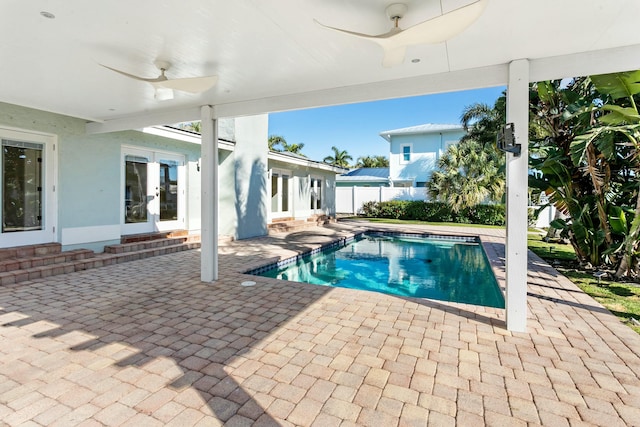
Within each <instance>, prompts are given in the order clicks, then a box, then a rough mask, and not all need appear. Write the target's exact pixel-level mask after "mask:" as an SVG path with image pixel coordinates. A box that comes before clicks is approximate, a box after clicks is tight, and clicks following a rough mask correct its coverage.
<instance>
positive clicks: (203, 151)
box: [200, 105, 218, 282]
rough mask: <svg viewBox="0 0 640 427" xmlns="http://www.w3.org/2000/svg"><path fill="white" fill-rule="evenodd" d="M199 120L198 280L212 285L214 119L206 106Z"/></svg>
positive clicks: (215, 162)
mask: <svg viewBox="0 0 640 427" xmlns="http://www.w3.org/2000/svg"><path fill="white" fill-rule="evenodd" d="M200 117H201V120H202V128H201V132H202V133H201V138H202V140H201V141H202V144H201V146H200V156H201V164H200V173H201V175H200V178H201V183H200V185H201V190H200V191H201V197H200V203H201V221H202V223H201V227H200V236H201V237H200V238H201V242H202V243H201V253H200V280H202V281H203V282H213V281H215V280H218V120H216V118H214V115H213V108H212V107H211V106H209V105H205V106H203V107H202V108H201V110H200Z"/></svg>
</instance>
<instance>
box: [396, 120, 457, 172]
mask: <svg viewBox="0 0 640 427" xmlns="http://www.w3.org/2000/svg"><path fill="white" fill-rule="evenodd" d="M464 134H465V133H464V131H462V130H456V131H443V132H437V133H423V134H409V135H393V136H391V143H390V144H389V145H390V146H389V174H390V176H391V178H392V179H393V180H408V181H411V182H413V184H414V185H415V183H416V182H426V181H428V180H429V178H430V177H431V173H432V172H433V170H434V169H435V168H436V167H437V163H438V160H439V159H440V157H441V156H442V154H443V153H444V151H445V150H446V147H447V144H448V143H454V142H457V141H459V140H460V138H462V137H463V136H464ZM404 145H410V146H411V160H410V161H409V162H408V163H405V162H404V161H403V156H402V147H403V146H404Z"/></svg>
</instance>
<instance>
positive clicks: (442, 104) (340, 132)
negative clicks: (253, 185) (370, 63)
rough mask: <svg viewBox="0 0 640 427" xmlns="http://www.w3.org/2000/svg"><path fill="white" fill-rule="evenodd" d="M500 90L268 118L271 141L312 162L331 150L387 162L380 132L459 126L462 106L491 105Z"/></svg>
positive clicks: (326, 154)
mask: <svg viewBox="0 0 640 427" xmlns="http://www.w3.org/2000/svg"><path fill="white" fill-rule="evenodd" d="M504 89H505V88H504V87H494V88H486V89H478V90H470V91H463V92H451V93H443V94H437V95H426V96H416V97H411V98H399V99H392V100H386V101H375V102H367V103H362V104H350V105H341V106H337V107H324V108H314V109H309V110H298V111H291V112H284V113H273V114H269V135H281V136H283V137H284V138H285V139H286V140H287V142H288V143H290V144H293V143H295V144H300V143H304V148H303V149H302V153H303V154H304V155H306V156H307V157H309V158H310V159H313V160H322V159H323V158H324V157H326V156H328V155H331V154H332V151H331V146H332V145H335V146H336V147H338V148H339V149H341V150H347V152H348V153H349V154H350V155H351V156H352V157H353V161H354V162H355V161H356V159H357V158H358V157H360V156H376V155H383V156H388V154H389V144H388V143H387V142H386V141H385V140H384V139H382V137H380V135H379V134H380V132H382V131H385V130H391V129H398V128H404V127H409V126H416V125H421V124H425V123H454V124H455V123H460V114H461V113H462V110H463V109H464V107H465V106H467V105H471V104H474V103H476V102H483V103H487V104H489V105H493V103H494V102H495V100H496V99H497V98H498V97H499V96H500V94H501V93H502V91H503V90H504Z"/></svg>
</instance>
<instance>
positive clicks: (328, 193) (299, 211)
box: [268, 160, 336, 219]
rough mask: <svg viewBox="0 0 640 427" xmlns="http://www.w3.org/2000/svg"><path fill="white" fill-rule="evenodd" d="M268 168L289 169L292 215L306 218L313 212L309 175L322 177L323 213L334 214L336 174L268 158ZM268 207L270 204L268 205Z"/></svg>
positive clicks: (297, 217)
mask: <svg viewBox="0 0 640 427" xmlns="http://www.w3.org/2000/svg"><path fill="white" fill-rule="evenodd" d="M269 169H280V170H287V171H290V172H291V174H292V178H293V182H292V189H291V199H292V200H291V202H292V216H293V217H294V218H296V219H306V218H308V217H309V216H311V215H313V214H314V213H313V212H311V198H310V197H311V196H310V188H309V177H314V178H322V180H323V183H324V186H323V190H324V197H323V199H324V202H323V213H324V214H326V215H331V216H333V215H335V214H336V198H335V182H336V174H335V173H334V172H329V171H325V170H322V169H319V168H314V167H310V166H302V165H295V164H291V163H287V162H284V161H278V160H269ZM268 208H270V206H268Z"/></svg>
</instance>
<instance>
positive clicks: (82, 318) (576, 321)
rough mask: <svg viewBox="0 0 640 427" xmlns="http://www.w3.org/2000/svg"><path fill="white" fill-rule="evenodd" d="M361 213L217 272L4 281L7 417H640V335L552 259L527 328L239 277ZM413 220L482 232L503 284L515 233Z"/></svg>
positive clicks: (514, 421)
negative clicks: (214, 277) (211, 276)
mask: <svg viewBox="0 0 640 427" xmlns="http://www.w3.org/2000/svg"><path fill="white" fill-rule="evenodd" d="M357 226H358V224H349V223H347V224H342V223H340V224H338V225H334V226H331V227H327V228H314V229H310V230H305V231H304V232H297V233H289V234H281V235H278V236H270V237H265V238H258V239H252V240H249V241H239V242H231V243H228V244H225V245H222V246H221V247H220V252H221V260H220V280H219V281H218V282H216V283H215V284H207V283H202V282H200V280H199V276H200V253H199V252H198V251H187V252H182V253H176V254H171V255H164V256H159V257H155V258H150V259H145V260H141V261H133V262H129V263H125V264H120V265H116V266H110V267H104V268H99V269H94V270H87V271H83V272H76V273H71V274H66V275H61V276H55V277H51V278H46V279H39V280H35V281H32V282H23V283H20V284H18V285H11V286H6V287H2V288H0V340H1V341H0V342H1V345H0V425H10V426H14V425H47V426H49V425H51V426H67V425H84V426H92V425H117V426H120V425H122V426H156V425H158V426H160V425H175V426H190V425H198V426H213V425H223V424H226V425H229V426H244V425H265V426H266V425H304V426H308V425H318V426H332V425H336V426H337V425H372V426H395V425H427V424H429V425H438V426H440V425H455V424H458V425H482V424H486V425H509V426H514V425H515V426H517V425H540V424H542V425H552V426H563V425H607V426H615V425H634V424H635V425H638V424H639V423H640V381H638V378H639V376H640V336H639V335H637V334H636V333H634V332H633V331H632V330H631V329H629V328H628V327H626V326H625V325H623V324H621V323H620V321H619V320H618V319H617V318H616V317H614V316H613V315H612V314H610V313H609V312H608V311H606V310H605V309H604V308H602V306H600V305H599V304H598V303H597V302H595V301H594V300H593V299H591V298H590V297H588V296H587V295H585V294H584V293H582V292H581V291H580V290H579V289H578V288H577V287H576V286H575V285H573V284H572V283H571V282H570V281H568V280H567V279H565V278H564V277H563V276H561V275H559V274H558V273H557V272H555V270H553V269H552V268H551V267H549V266H548V265H547V264H545V263H544V262H543V261H542V260H540V259H539V258H537V257H536V256H535V255H530V261H529V286H528V290H529V294H528V307H529V319H528V332H527V333H511V332H508V331H506V329H505V324H504V310H498V309H492V308H486V307H477V306H471V305H464V304H454V303H446V302H440V301H429V300H416V299H408V298H399V297H394V296H389V295H382V294H376V293H371V292H364V291H354V290H349V289H340V288H328V287H320V286H314V285H306V284H296V285H293V284H291V283H288V282H280V281H277V280H274V279H268V278H262V277H253V278H251V280H254V281H256V282H257V284H256V286H253V287H242V286H240V283H241V282H242V281H244V280H247V279H249V277H248V276H246V275H243V274H241V273H240V271H246V270H247V269H250V268H252V267H256V266H259V265H261V264H264V263H266V262H268V261H273V260H274V259H276V258H277V257H278V256H290V255H293V254H294V253H295V251H296V250H302V249H304V248H309V247H312V246H314V245H317V243H318V242H327V241H329V240H331V239H334V238H336V236H343V235H347V234H349V232H350V230H351V229H352V228H353V227H357ZM376 227H377V228H379V226H377V225H376ZM389 228H393V227H391V226H389ZM403 229H412V230H420V231H424V230H425V229H426V230H430V231H434V230H435V231H438V232H442V233H446V234H449V233H462V234H480V235H481V237H482V239H483V242H484V244H485V249H486V250H487V254H488V256H489V258H490V259H491V262H492V265H493V267H494V270H495V271H496V272H497V275H498V278H499V281H500V282H501V283H502V284H503V283H504V282H503V277H502V276H503V274H504V273H503V269H502V267H503V259H502V257H503V256H504V246H503V241H504V234H503V233H504V232H503V231H502V230H495V229H469V228H464V229H462V228H446V227H418V226H411V227H403ZM292 249H293V251H292Z"/></svg>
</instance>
